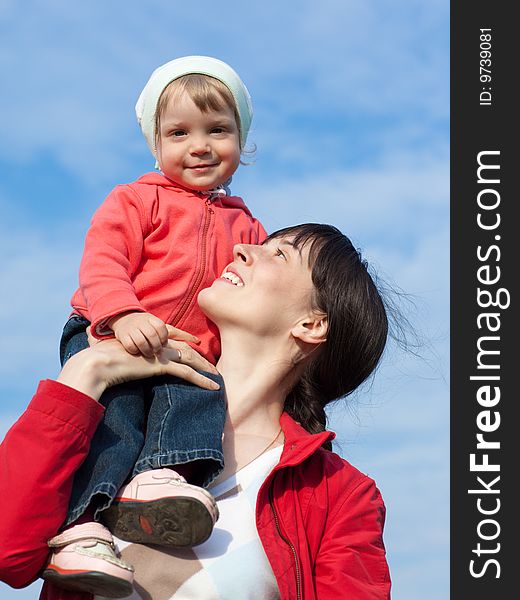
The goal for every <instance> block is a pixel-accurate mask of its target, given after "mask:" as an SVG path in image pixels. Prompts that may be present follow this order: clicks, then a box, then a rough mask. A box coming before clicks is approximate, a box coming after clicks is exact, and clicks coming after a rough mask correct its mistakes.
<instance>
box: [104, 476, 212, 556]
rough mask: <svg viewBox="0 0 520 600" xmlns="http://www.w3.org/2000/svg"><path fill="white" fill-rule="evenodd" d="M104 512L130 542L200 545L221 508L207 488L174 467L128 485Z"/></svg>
mask: <svg viewBox="0 0 520 600" xmlns="http://www.w3.org/2000/svg"><path fill="white" fill-rule="evenodd" d="M101 516H102V519H103V521H104V522H105V523H106V525H107V526H108V527H109V528H110V530H111V531H112V532H113V533H114V535H115V536H117V537H118V538H120V539H122V540H127V541H128V542H136V543H139V544H157V545H159V546H196V545H197V544H202V543H203V542H205V541H206V540H207V539H208V538H209V536H210V535H211V532H212V531H213V525H214V524H215V522H216V520H217V519H218V508H217V504H216V502H215V499H214V498H213V496H212V495H211V494H210V493H209V492H208V491H206V490H205V489H203V488H201V487H198V486H196V485H190V484H189V483H186V480H185V479H184V477H182V476H181V475H179V474H178V473H176V472H175V471H173V470H172V469H154V470H151V471H146V472H145V473H140V474H139V475H136V476H135V477H134V478H133V479H132V481H130V483H128V484H126V485H124V486H123V487H122V488H121V489H120V490H119V491H118V493H117V496H116V497H115V499H114V502H113V503H112V505H111V506H110V507H109V508H107V509H106V510H104V511H103V513H102V515H101Z"/></svg>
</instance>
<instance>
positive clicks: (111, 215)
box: [73, 185, 152, 339]
mask: <svg viewBox="0 0 520 600" xmlns="http://www.w3.org/2000/svg"><path fill="white" fill-rule="evenodd" d="M151 210H152V208H151V207H146V206H145V205H144V203H143V201H142V200H141V198H140V197H139V196H138V195H137V194H136V192H135V191H134V190H133V188H132V187H130V186H128V185H122V186H118V187H116V188H115V189H114V190H112V192H111V193H110V194H109V195H108V196H107V198H106V199H105V201H104V202H103V204H101V206H99V208H98V209H97V210H96V212H95V213H94V216H93V218H92V221H91V226H90V228H89V230H88V232H87V235H86V238H85V248H84V251H83V257H82V260H81V265H80V272H79V282H80V288H81V292H82V295H83V298H81V300H83V301H84V302H85V303H86V308H87V310H88V317H89V320H90V321H91V323H92V334H93V335H94V337H96V338H98V339H102V338H103V337H111V336H112V335H113V333H112V331H111V329H110V328H109V327H108V321H109V320H110V319H112V318H114V317H116V316H117V315H121V314H123V313H128V312H143V313H144V312H145V309H144V307H143V306H142V305H141V303H140V302H139V300H138V298H137V296H136V294H135V290H134V287H133V283H132V279H133V276H134V274H135V272H136V271H137V270H138V268H139V266H140V264H141V259H142V252H143V244H144V239H145V237H146V236H147V234H148V233H149V232H150V230H151V216H150V211H151ZM75 300H77V299H76V297H75V298H74V299H73V305H75ZM77 308H78V309H80V312H81V308H83V307H81V306H79V304H78V306H77Z"/></svg>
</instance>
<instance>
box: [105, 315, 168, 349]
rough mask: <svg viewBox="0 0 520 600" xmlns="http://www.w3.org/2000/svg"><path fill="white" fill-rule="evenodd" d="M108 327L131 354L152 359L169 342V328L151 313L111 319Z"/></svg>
mask: <svg viewBox="0 0 520 600" xmlns="http://www.w3.org/2000/svg"><path fill="white" fill-rule="evenodd" d="M108 326H109V327H110V329H112V331H113V332H114V335H115V336H116V338H117V339H118V340H119V341H120V342H121V344H123V346H124V348H125V350H126V351H127V352H129V353H130V354H142V355H143V356H145V357H146V358H152V357H153V356H154V355H156V354H158V353H159V352H160V351H161V348H162V347H163V346H165V345H166V343H167V342H168V337H169V332H168V327H167V326H166V325H165V324H164V323H163V322H162V321H161V319H159V318H158V317H156V316H155V315H152V314H150V313H146V312H129V313H122V314H120V315H117V316H115V317H113V318H112V319H110V321H108Z"/></svg>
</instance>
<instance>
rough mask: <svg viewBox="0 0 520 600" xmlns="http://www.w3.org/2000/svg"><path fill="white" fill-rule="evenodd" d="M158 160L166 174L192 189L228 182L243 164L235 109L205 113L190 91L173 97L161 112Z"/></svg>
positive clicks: (201, 188) (206, 187)
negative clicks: (189, 93) (196, 103)
mask: <svg viewBox="0 0 520 600" xmlns="http://www.w3.org/2000/svg"><path fill="white" fill-rule="evenodd" d="M157 161H158V162H159V166H160V167H161V170H162V172H163V173H164V174H165V175H166V177H168V178H169V179H172V180H173V181H175V183H178V184H179V185H182V186H184V187H187V188H189V189H192V190H210V189H212V188H214V187H215V186H217V185H219V184H222V183H224V182H225V181H226V180H227V179H229V177H231V175H233V173H234V172H235V171H236V169H237V167H238V165H239V163H240V141H239V132H238V127H237V124H236V121H235V116H234V114H233V111H232V110H231V109H230V108H228V107H225V108H223V109H222V110H219V111H210V112H205V113H203V112H202V111H201V110H200V109H199V108H198V107H197V106H196V105H195V103H194V102H193V100H192V99H191V98H190V96H189V95H188V94H187V93H186V92H183V93H181V94H178V95H176V96H173V97H172V98H170V101H169V102H168V104H167V105H166V108H165V110H164V112H163V114H162V115H161V122H160V130H159V139H158V143H157Z"/></svg>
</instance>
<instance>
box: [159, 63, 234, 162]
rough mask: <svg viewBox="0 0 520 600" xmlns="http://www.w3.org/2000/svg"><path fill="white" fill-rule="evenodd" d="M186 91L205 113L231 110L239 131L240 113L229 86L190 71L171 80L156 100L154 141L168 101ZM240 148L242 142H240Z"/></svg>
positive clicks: (213, 78)
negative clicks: (225, 109)
mask: <svg viewBox="0 0 520 600" xmlns="http://www.w3.org/2000/svg"><path fill="white" fill-rule="evenodd" d="M184 92H185V93H187V94H188V95H189V97H190V98H191V99H192V100H193V102H194V104H195V106H196V107H197V108H198V109H199V110H200V111H202V112H203V113H207V112H209V111H212V110H215V111H217V110H222V109H224V108H229V109H231V110H232V111H233V115H234V117H235V122H236V125H237V129H238V131H240V129H241V127H240V115H239V114H238V109H237V105H236V103H235V99H234V98H233V94H232V93H231V91H230V90H229V88H228V87H227V86H226V85H224V84H223V83H222V82H221V81H219V80H218V79H215V77H211V76H209V75H201V74H198V73H190V74H188V75H183V76H182V77H178V78H177V79H174V80H173V81H171V82H170V83H169V84H168V85H167V86H166V87H165V88H164V90H163V91H162V93H161V95H160V97H159V100H158V102H157V110H156V111H155V138H156V139H155V141H156V143H157V141H158V140H159V136H160V126H161V116H162V115H163V113H164V111H165V109H166V106H167V105H168V103H169V101H170V100H171V99H172V98H175V97H176V96H180V95H181V94H182V93H184ZM240 149H241V150H242V144H241V143H240Z"/></svg>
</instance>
